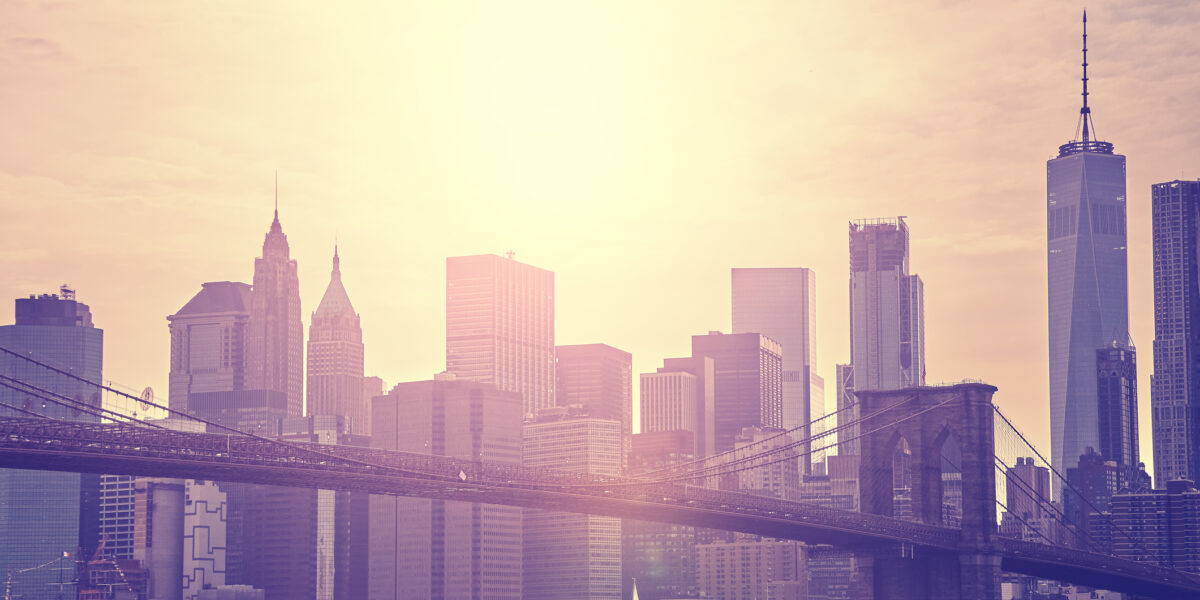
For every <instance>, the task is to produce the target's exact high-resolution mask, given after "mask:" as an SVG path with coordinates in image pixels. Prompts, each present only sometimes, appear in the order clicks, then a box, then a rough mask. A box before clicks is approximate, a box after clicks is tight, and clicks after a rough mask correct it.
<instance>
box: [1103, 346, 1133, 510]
mask: <svg viewBox="0 0 1200 600" xmlns="http://www.w3.org/2000/svg"><path fill="white" fill-rule="evenodd" d="M1096 377H1097V381H1096V399H1097V401H1098V402H1099V406H1098V407H1097V411H1098V414H1099V416H1100V448H1099V450H1100V454H1102V455H1104V457H1105V458H1107V459H1109V460H1112V461H1115V462H1116V463H1117V464H1118V465H1120V469H1119V475H1120V480H1119V481H1118V482H1117V489H1120V488H1122V487H1127V486H1129V485H1131V484H1132V483H1133V482H1134V481H1136V480H1137V477H1138V474H1139V473H1140V472H1141V457H1140V454H1139V450H1138V416H1137V414H1138V407H1137V405H1138V402H1137V351H1136V350H1134V348H1132V347H1131V346H1125V345H1122V344H1119V343H1114V344H1113V345H1112V346H1110V347H1108V348H1101V349H1099V350H1096Z"/></svg>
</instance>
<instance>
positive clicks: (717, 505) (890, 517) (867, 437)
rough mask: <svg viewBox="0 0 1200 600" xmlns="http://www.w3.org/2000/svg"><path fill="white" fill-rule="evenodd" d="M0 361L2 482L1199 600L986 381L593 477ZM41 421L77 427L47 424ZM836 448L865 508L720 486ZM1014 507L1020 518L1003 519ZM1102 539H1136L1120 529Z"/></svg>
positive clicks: (902, 588)
mask: <svg viewBox="0 0 1200 600" xmlns="http://www.w3.org/2000/svg"><path fill="white" fill-rule="evenodd" d="M0 353H3V354H4V355H5V356H6V357H9V358H11V359H14V360H17V361H19V362H22V363H23V364H26V365H27V367H28V368H26V369H20V370H17V371H19V372H9V373H0V392H5V391H6V392H9V393H7V394H0V399H4V400H7V401H0V414H3V415H7V416H3V417H0V467H6V468H16V469H34V470H47V471H67V472H80V473H105V474H125V475H136V476H153V477H172V478H189V479H206V480H215V481H226V482H244V483H258V484H269V485H279V486H290V487H304V488H317V489H330V490H346V491H355V492H367V493H371V494H381V495H392V496H410V497H420V498H435V499H444V500H456V501H465V502H478V503H485V504H502V505H510V506H521V507H528V508H541V509H551V510H559V511H566V512H580V513H590V514H599V515H608V516H615V517H623V518H631V519H637V520H641V521H658V522H665V523H677V524H682V525H689V526H696V527H705V528H710V529H723V530H728V531H739V532H745V533H751V534H758V535H763V536H769V537H774V538H782V539H792V540H799V541H804V542H806V543H810V544H827V545H830V546H834V547H838V548H843V549H847V550H850V551H852V552H853V553H854V556H855V559H856V564H857V577H856V585H857V586H858V587H857V589H856V590H855V591H856V594H857V595H856V596H855V597H857V598H862V599H864V600H866V599H875V600H908V599H912V600H916V599H922V600H965V599H971V600H976V599H994V598H999V597H1000V579H1001V573H1005V572H1007V573H1014V574H1023V575H1029V576H1033V577H1040V578H1046V579H1052V580H1056V581H1062V582H1067V583H1074V584H1078V585H1083V586H1089V587H1094V588H1099V589H1107V590H1113V591H1119V592H1127V593H1133V594H1137V595H1138V596H1140V597H1148V598H1155V599H1161V600H1176V599H1180V600H1181V599H1184V598H1197V597H1200V577H1198V576H1196V575H1195V574H1191V573H1187V572H1182V571H1178V570H1174V569H1171V568H1167V567H1162V566H1159V565H1158V564H1156V563H1154V562H1149V561H1150V560H1152V559H1153V554H1152V553H1150V552H1146V553H1145V554H1144V556H1143V557H1142V558H1143V559H1144V560H1138V561H1135V560H1130V559H1127V558H1121V557H1118V556H1114V555H1112V554H1111V553H1110V551H1109V550H1108V549H1107V547H1106V546H1105V545H1104V544H1103V543H1101V542H1100V541H1098V540H1095V539H1092V535H1091V533H1090V532H1089V531H1088V528H1087V527H1086V525H1085V524H1081V523H1077V522H1075V520H1074V519H1073V518H1072V516H1071V515H1070V514H1068V513H1067V511H1065V510H1064V509H1063V508H1062V503H1061V502H1060V501H1057V500H1056V499H1055V498H1053V497H1051V496H1052V492H1051V491H1050V490H1049V489H1039V486H1036V485H1032V484H1030V482H1029V481H1028V478H1027V477H1026V476H1025V473H1024V472H1023V471H1022V470H1021V467H1020V466H1016V464H1017V462H1018V460H1017V459H1018V458H1021V457H1027V458H1028V460H1029V461H1030V462H1029V463H1028V465H1032V464H1033V458H1032V457H1035V456H1036V457H1038V459H1039V460H1040V461H1041V464H1043V465H1044V464H1045V461H1044V459H1043V458H1042V457H1041V455H1040V454H1039V453H1038V452H1037V450H1036V449H1035V448H1033V446H1032V445H1030V444H1029V443H1028V441H1027V440H1026V439H1025V438H1024V436H1023V435H1022V434H1021V433H1020V432H1019V431H1018V430H1017V429H1016V428H1015V427H1013V425H1012V423H1011V422H1010V421H1009V420H1008V419H1007V418H1006V417H1005V416H1004V415H1003V413H1001V412H1000V410H999V409H998V408H997V407H996V406H995V405H994V404H993V403H992V395H993V394H994V392H995V391H996V388H994V387H992V386H990V385H987V384H983V383H962V384H957V385H950V386H942V387H922V388H910V389H904V390H894V391H872V392H859V393H858V394H857V402H856V403H855V404H853V405H851V406H849V407H846V408H845V409H843V410H841V411H838V413H831V414H830V415H826V417H823V418H822V419H829V418H831V417H834V416H837V417H838V421H837V425H836V426H830V427H825V428H823V430H821V429H822V428H821V427H820V426H819V424H818V423H816V422H814V423H811V424H807V425H805V426H802V427H799V428H795V429H793V430H789V431H787V432H783V433H780V434H779V435H778V436H776V437H775V438H767V439H764V440H760V441H759V442H756V443H753V444H748V445H746V446H743V447H741V448H738V449H736V450H730V451H727V452H723V453H720V454H718V455H716V456H713V457H707V458H703V459H698V460H696V461H692V462H689V463H686V464H683V465H677V466H675V467H672V468H670V469H662V470H659V471H653V472H648V473H642V474H640V475H637V476H624V477H598V476H589V475H585V474H579V473H568V472H556V471H553V470H547V469H526V468H523V467H520V466H516V465H511V464H496V463H489V462H486V461H473V460H463V459H457V458H452V457H443V456H432V455H427V454H415V453H403V452H391V451H384V450H376V449H370V448H359V447H351V446H334V445H321V444H311V443H298V442H290V441H283V440H280V439H273V438H271V437H268V436H262V435H257V434H254V433H250V432H243V431H239V430H236V429H234V428H231V427H229V426H227V425H224V424H222V423H218V422H214V421H209V420H205V419H201V418H198V417H195V416H194V415H184V414H182V413H178V412H177V411H172V410H171V409H169V408H168V407H165V406H161V405H158V404H155V403H154V402H153V401H152V400H149V399H147V398H142V397H139V396H135V395H132V394H130V393H127V392H123V391H121V390H118V389H116V388H113V387H111V386H108V385H104V384H102V383H101V382H91V381H86V380H84V379H83V378H80V377H78V376H76V375H74V374H72V373H71V372H69V371H66V370H62V369H58V368H56V367H55V366H53V365H50V364H46V363H43V362H40V361H37V360H35V359H33V358H31V357H28V356H25V355H23V354H21V353H17V352H13V351H11V350H7V349H3V348H0ZM9 362H10V364H11V362H12V361H11V360H10V361H9ZM57 379H61V380H64V381H69V382H71V384H72V385H74V386H77V385H78V384H84V385H85V386H90V387H94V388H95V389H96V390H97V392H101V393H103V394H108V395H112V396H115V397H118V398H121V399H123V400H124V401H126V402H129V403H131V404H132V405H133V406H135V407H136V408H140V409H141V410H140V411H139V414H145V412H147V411H151V410H157V411H165V412H170V413H175V414H177V415H178V416H180V417H184V418H189V419H193V420H196V421H200V422H202V423H204V425H205V427H206V428H207V432H206V433H189V432H183V431H177V430H174V429H170V428H167V427H164V426H162V424H161V423H158V422H156V421H154V420H147V419H145V418H138V417H136V416H133V414H131V413H133V412H134V411H132V410H124V411H118V410H112V409H110V408H105V407H104V403H103V402H97V401H96V399H97V398H100V397H101V396H100V395H96V396H92V397H90V398H84V397H79V396H80V395H78V394H76V395H74V396H73V395H71V394H64V393H59V391H56V390H55V389H54V386H53V385H49V384H47V383H46V382H47V381H54V380H57ZM72 389H76V388H72ZM18 397H19V398H22V400H21V401H20V402H14V401H12V399H13V398H18ZM50 406H54V407H57V408H59V409H66V411H65V412H66V413H69V414H70V415H72V416H74V417H76V418H74V419H73V418H67V417H62V416H58V417H52V416H47V413H48V411H47V410H46V408H47V407H50ZM58 412H59V413H60V414H61V413H63V412H64V411H61V410H60V411H58ZM78 419H88V420H87V421H84V420H78ZM818 430H819V431H818ZM814 431H815V432H814ZM835 434H836V436H837V438H838V442H839V443H840V444H845V443H847V442H850V441H853V442H855V443H856V444H857V445H858V448H859V455H860V460H859V461H858V463H859V470H858V485H859V495H858V496H859V501H858V510H845V509H838V508H831V507H828V506H823V505H821V504H818V503H814V502H799V501H794V500H789V499H786V498H777V497H771V496H768V495H763V494H761V493H757V494H756V493H750V492H745V491H735V490H728V489H714V482H717V481H721V480H728V478H729V477H730V476H736V475H737V474H739V473H745V472H748V471H751V470H753V469H762V468H767V467H769V466H771V465H776V464H779V463H781V462H785V461H796V460H798V459H801V458H803V459H805V460H807V458H806V457H807V455H810V454H813V453H816V452H820V451H823V450H829V449H832V448H835V447H837V444H835V443H833V441H832V440H833V439H834V437H833V436H834V435H835ZM784 436H786V437H784ZM998 440H999V442H1000V443H999V448H998V444H997V442H998ZM772 441H774V442H775V443H774V444H772V443H771V442H772ZM780 442H783V443H780ZM1020 462H1022V463H1024V460H1022V461H1020ZM1028 465H1025V464H1023V465H1022V466H1028ZM1046 466H1047V467H1048V465H1046ZM1048 470H1049V471H1050V472H1052V473H1054V476H1055V479H1054V481H1055V482H1056V484H1057V485H1061V486H1063V487H1064V489H1065V490H1067V491H1071V488H1070V483H1069V482H1068V481H1067V480H1066V478H1065V477H1063V476H1062V474H1060V473H1058V472H1057V471H1053V469H1048ZM948 474H950V476H947V475H948ZM1075 492H1076V493H1078V491H1077V490H1075ZM1080 496H1081V497H1084V498H1086V496H1085V495H1083V494H1080ZM1018 503H1019V504H1020V505H1021V507H1022V509H1021V510H1016V507H1015V506H1013V507H1010V506H1008V505H1009V504H1018ZM1010 508H1012V509H1014V510H1010ZM1093 508H1097V507H1093ZM1097 511H1099V509H1098V508H1097ZM1002 525H1003V526H1002ZM1111 535H1112V536H1114V537H1116V536H1120V535H1125V536H1126V537H1128V538H1129V539H1133V538H1132V536H1131V535H1130V534H1129V533H1128V532H1123V531H1121V530H1119V529H1114V530H1113V531H1112V532H1111Z"/></svg>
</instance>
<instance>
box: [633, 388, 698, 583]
mask: <svg viewBox="0 0 1200 600" xmlns="http://www.w3.org/2000/svg"><path fill="white" fill-rule="evenodd" d="M643 376H644V375H643ZM643 423H644V422H643ZM694 437H695V435H694V434H693V433H692V432H691V431H686V430H682V429H676V430H673V431H655V432H649V433H639V434H636V435H634V436H633V453H632V455H631V456H630V458H629V473H630V474H631V475H634V476H636V475H640V474H642V473H650V472H654V471H658V470H660V469H669V468H673V467H678V466H680V465H683V464H686V463H690V462H692V460H693V459H695V458H696V455H695V454H694V448H695V446H696V443H695V441H694V440H693V438H694ZM621 539H622V546H621V563H622V573H623V578H624V580H625V583H624V585H623V587H625V588H627V587H630V584H631V582H632V581H633V580H637V589H638V597H639V598H644V599H645V600H661V599H663V598H694V597H696V596H697V595H698V593H699V592H698V590H697V589H696V528H695V527H690V526H687V525H679V524H674V523H655V522H652V521H636V520H632V519H624V520H622V521H621ZM629 592H630V590H629V589H623V590H622V594H625V595H624V596H622V597H628V595H629Z"/></svg>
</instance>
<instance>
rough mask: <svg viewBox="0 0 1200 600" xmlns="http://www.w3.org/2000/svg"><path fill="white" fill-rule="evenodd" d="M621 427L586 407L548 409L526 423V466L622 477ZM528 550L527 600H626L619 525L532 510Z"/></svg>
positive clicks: (527, 513) (526, 520)
mask: <svg viewBox="0 0 1200 600" xmlns="http://www.w3.org/2000/svg"><path fill="white" fill-rule="evenodd" d="M621 427H622V424H621V421H620V420H618V419H605V418H595V417H592V416H591V415H590V414H589V413H588V412H587V410H586V409H583V408H582V407H561V406H560V407H556V408H550V409H544V410H542V411H539V413H538V416H537V417H536V418H535V419H533V420H531V421H527V422H526V423H525V426H524V430H523V436H522V438H523V440H524V443H523V447H524V457H525V458H524V465H525V466H526V467H533V468H545V469H554V470H557V471H572V472H578V473H586V474H589V475H602V476H609V477H612V476H616V475H620V474H621V456H622V454H623V453H622V446H623V439H622V438H623V436H622V432H621ZM523 547H524V558H523V569H524V584H523V586H524V594H523V596H522V597H523V598H525V599H526V600H556V599H558V598H578V599H580V600H620V599H621V519H619V518H617V517H605V516H600V515H586V514H578V513H564V512H556V511H548V510H538V509H527V510H526V511H525V517H524V534H523Z"/></svg>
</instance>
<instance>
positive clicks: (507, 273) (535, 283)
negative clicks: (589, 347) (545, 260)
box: [446, 254, 556, 415]
mask: <svg viewBox="0 0 1200 600" xmlns="http://www.w3.org/2000/svg"><path fill="white" fill-rule="evenodd" d="M446 371H447V372H448V373H450V374H452V375H454V376H456V377H457V378H458V379H462V380H466V381H475V382H480V383H490V384H492V385H494V386H495V387H496V388H497V389H499V390H500V391H504V392H517V393H519V394H521V397H522V398H523V402H524V405H523V406H524V411H525V414H527V415H532V414H534V413H535V412H537V410H538V409H542V408H549V407H551V406H554V405H555V401H554V392H555V387H556V382H555V380H554V273H552V272H550V271H547V270H545V269H539V268H537V267H534V266H531V265H527V264H524V263H520V262H517V261H515V260H513V259H512V255H511V254H510V255H509V256H508V257H500V256H496V255H494V254H485V255H479V256H455V257H451V258H447V259H446Z"/></svg>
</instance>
